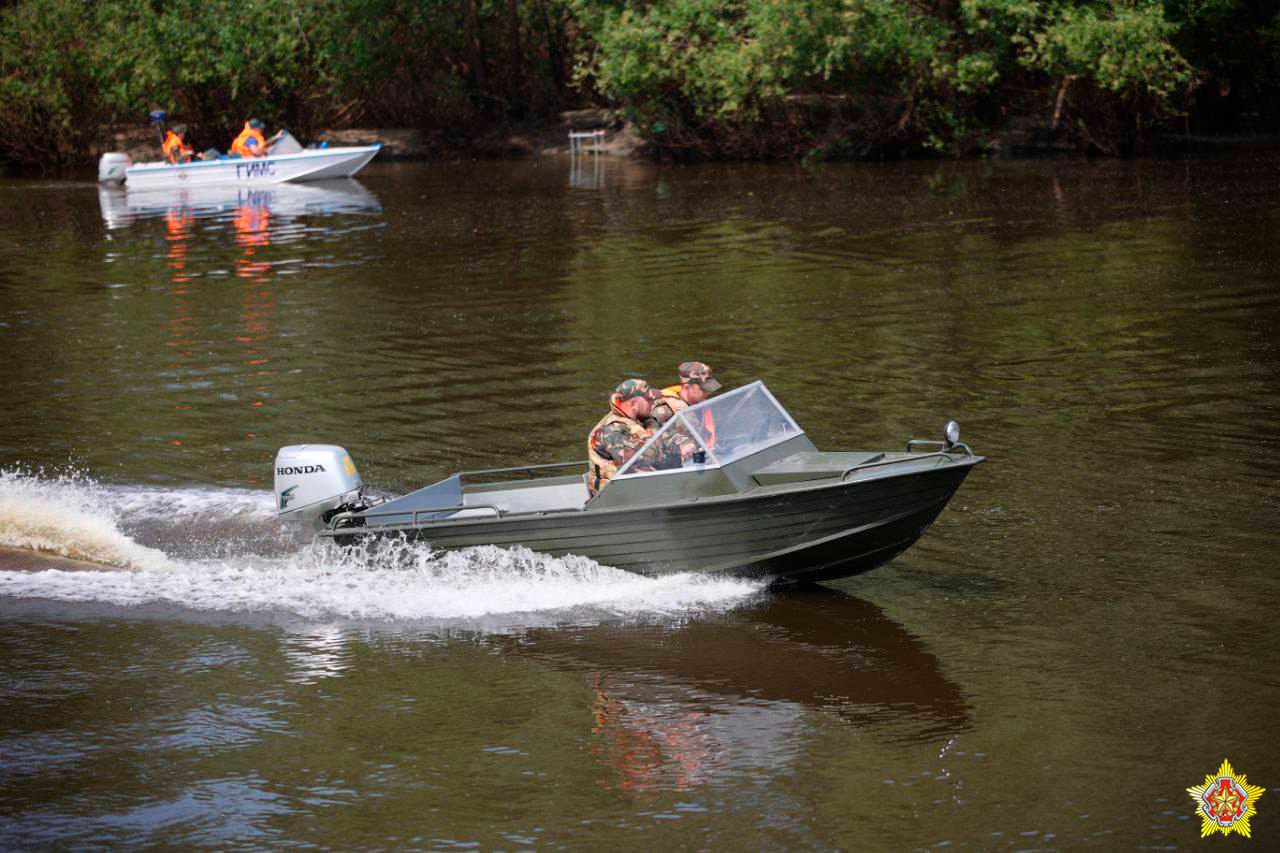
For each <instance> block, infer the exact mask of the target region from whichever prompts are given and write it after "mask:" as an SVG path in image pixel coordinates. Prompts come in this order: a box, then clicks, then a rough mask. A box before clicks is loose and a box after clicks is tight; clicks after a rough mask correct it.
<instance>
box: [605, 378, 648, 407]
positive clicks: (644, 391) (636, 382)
mask: <svg viewBox="0 0 1280 853" xmlns="http://www.w3.org/2000/svg"><path fill="white" fill-rule="evenodd" d="M613 393H614V394H616V395H617V397H618V402H619V403H621V402H623V401H625V400H630V399H631V398H632V397H648V398H649V399H650V400H652V399H653V389H652V388H650V387H649V383H648V382H645V381H644V380H643V379H628V380H627V381H626V382H623V383H622V384H621V385H619V386H618V387H617V388H616V389H614V392H613Z"/></svg>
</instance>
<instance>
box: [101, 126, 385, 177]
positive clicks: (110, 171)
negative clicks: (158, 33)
mask: <svg viewBox="0 0 1280 853" xmlns="http://www.w3.org/2000/svg"><path fill="white" fill-rule="evenodd" d="M270 150H271V153H270V154H268V155H267V156H265V157H247V158H241V157H225V158H221V159H218V160H194V161H192V162H190V163H179V164H176V165H175V164H173V163H164V162H161V163H137V164H135V163H133V161H132V160H131V159H130V158H129V155H128V154H122V153H120V152H114V151H113V152H111V153H108V154H103V155H102V159H101V160H100V161H99V162H98V180H99V181H101V182H102V183H107V184H119V183H125V184H128V185H129V186H130V187H132V188H134V189H149V188H154V187H206V186H218V185H222V186H226V185H238V186H264V185H269V184H283V183H288V182H296V181H323V180H327V179H331V178H349V177H351V176H352V175H354V174H355V173H356V172H358V171H360V170H361V169H363V168H364V167H365V166H366V165H367V164H368V163H369V161H370V160H372V159H373V158H374V157H375V156H377V154H378V152H379V151H381V150H382V144H381V143H378V144H375V145H354V146H345V147H342V148H303V147H301V146H300V145H298V143H297V142H296V141H294V140H293V137H287V139H283V138H282V139H281V141H280V142H278V143H276V144H275V145H273V146H272V147H271V149H270ZM286 152H287V153H286Z"/></svg>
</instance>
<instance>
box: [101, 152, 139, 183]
mask: <svg viewBox="0 0 1280 853" xmlns="http://www.w3.org/2000/svg"><path fill="white" fill-rule="evenodd" d="M132 165H133V160H132V159H130V157H129V155H128V154H125V153H123V152H120V151H108V152H107V153H106V154H103V155H102V159H100V160H99V161H98V182H99V183H103V184H123V183H124V178H125V170H126V169H128V168H129V167H130V166H132Z"/></svg>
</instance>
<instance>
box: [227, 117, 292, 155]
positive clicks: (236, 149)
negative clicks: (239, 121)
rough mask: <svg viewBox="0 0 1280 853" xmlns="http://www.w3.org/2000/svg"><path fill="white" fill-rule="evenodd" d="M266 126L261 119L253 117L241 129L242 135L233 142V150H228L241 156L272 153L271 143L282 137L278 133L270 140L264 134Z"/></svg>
mask: <svg viewBox="0 0 1280 853" xmlns="http://www.w3.org/2000/svg"><path fill="white" fill-rule="evenodd" d="M264 128H266V125H264V124H263V123H262V122H261V121H259V120H258V119H256V118H251V119H249V120H248V121H246V122H245V123H244V129H243V130H241V131H240V135H239V136H237V137H236V138H235V140H234V141H232V143H231V150H230V151H229V152H228V153H230V154H233V155H239V156H241V157H266V156H267V155H268V154H269V153H271V152H270V151H269V150H268V149H269V148H270V147H271V143H272V142H274V141H275V140H276V139H278V138H279V137H280V134H279V133H277V134H276V135H275V136H273V137H271V139H270V140H268V139H267V138H266V137H265V136H263V135H262V131H263V129H264Z"/></svg>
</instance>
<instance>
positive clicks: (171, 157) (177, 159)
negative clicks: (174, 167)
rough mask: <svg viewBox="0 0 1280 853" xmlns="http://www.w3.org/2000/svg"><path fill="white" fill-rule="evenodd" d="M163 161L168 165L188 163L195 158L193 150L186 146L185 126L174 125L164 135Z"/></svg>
mask: <svg viewBox="0 0 1280 853" xmlns="http://www.w3.org/2000/svg"><path fill="white" fill-rule="evenodd" d="M161 150H162V151H164V159H166V160H168V161H169V162H170V163H174V164H177V163H190V162H191V159H192V158H193V157H194V156H195V153H196V152H195V149H193V148H192V147H191V146H190V145H188V144H187V126H186V125H185V124H175V125H174V126H173V127H171V128H169V130H168V132H167V133H165V135H164V145H163V146H161Z"/></svg>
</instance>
